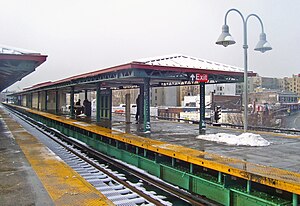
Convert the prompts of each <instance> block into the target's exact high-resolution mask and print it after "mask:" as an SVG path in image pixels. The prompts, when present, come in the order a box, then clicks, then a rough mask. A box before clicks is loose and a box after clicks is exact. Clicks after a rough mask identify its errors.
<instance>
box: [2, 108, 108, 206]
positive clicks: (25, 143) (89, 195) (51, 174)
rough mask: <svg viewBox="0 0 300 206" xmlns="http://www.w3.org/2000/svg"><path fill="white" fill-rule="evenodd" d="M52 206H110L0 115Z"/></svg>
mask: <svg viewBox="0 0 300 206" xmlns="http://www.w3.org/2000/svg"><path fill="white" fill-rule="evenodd" d="M0 116H2V118H3V120H4V122H5V123H6V125H7V126H8V128H9V130H10V131H11V133H12V135H13V136H14V138H15V140H16V142H17V143H18V145H19V146H20V148H21V149H22V151H23V153H24V154H25V157H26V158H27V160H28V161H29V163H30V165H31V166H32V168H33V170H34V171H35V173H36V174H37V176H38V178H39V179H40V181H41V182H42V184H43V185H44V187H45V189H46V190H47V192H48V194H49V196H50V197H51V198H52V200H53V202H54V204H55V205H70V206H71V205H109V206H110V205H114V204H113V203H112V202H111V201H110V200H108V199H107V198H106V197H105V196H104V195H103V194H102V193H100V192H99V191H98V190H97V189H95V188H94V187H93V186H92V185H91V184H90V183H88V182H87V181H86V180H84V179H83V178H82V177H81V176H80V175H79V174H78V173H77V172H75V171H74V170H73V169H72V168H71V167H69V166H68V165H66V164H65V163H64V162H63V161H62V160H61V159H60V158H57V156H55V155H54V154H53V153H52V152H51V151H50V150H49V149H48V148H47V147H45V146H44V145H43V144H42V143H40V142H39V141H38V140H37V139H36V138H35V137H33V136H32V135H31V134H29V133H28V132H27V131H26V130H25V129H24V128H23V127H22V126H21V125H19V124H18V123H17V122H15V121H13V120H12V119H10V118H9V117H6V115H5V114H3V113H2V112H1V113H0Z"/></svg>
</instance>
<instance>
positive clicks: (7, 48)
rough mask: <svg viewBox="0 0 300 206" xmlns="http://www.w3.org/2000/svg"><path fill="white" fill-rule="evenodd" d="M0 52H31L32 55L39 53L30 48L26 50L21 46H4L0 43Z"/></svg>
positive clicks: (20, 53)
mask: <svg viewBox="0 0 300 206" xmlns="http://www.w3.org/2000/svg"><path fill="white" fill-rule="evenodd" d="M0 54H19V55H22V54H32V55H40V53H39V52H36V51H32V50H27V49H21V48H16V47H11V46H6V45H1V44H0Z"/></svg>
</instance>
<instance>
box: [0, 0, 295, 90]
mask: <svg viewBox="0 0 300 206" xmlns="http://www.w3.org/2000/svg"><path fill="white" fill-rule="evenodd" d="M230 8H237V9H239V10H240V11H241V12H242V13H243V14H244V16H247V15H248V14H250V13H255V14H257V15H258V16H259V17H261V19H262V21H263V23H264V27H265V33H266V34H267V40H268V41H269V43H270V44H271V46H272V47H273V50H272V51H269V52H266V53H264V54H262V53H260V52H256V51H254V50H253V49H254V47H255V45H256V44H257V42H258V40H259V34H260V33H261V27H260V24H259V22H258V20H257V19H255V18H250V20H249V22H248V45H249V50H248V59H249V64H248V65H249V69H250V70H253V71H255V72H257V73H258V74H259V75H260V76H267V77H284V76H291V75H292V74H298V73H300V70H299V65H300V64H299V57H300V51H299V50H300V49H299V48H300V47H299V41H298V40H299V36H300V23H299V19H300V1H299V0H285V1H282V0H206V1H204V0H151V1H150V0H84V1H83V0H51V1H48V0H47V1H46V0H1V4H0V16H1V18H0V24H1V32H0V33H1V41H0V44H3V45H9V46H14V47H18V48H24V49H29V50H34V51H37V52H40V53H42V54H45V55H48V59H47V61H46V62H45V63H44V64H42V65H41V66H40V67H38V69H37V70H36V71H35V72H34V73H32V74H30V75H29V76H27V77H25V78H23V80H22V81H21V82H19V83H16V84H14V85H13V86H12V87H10V89H18V88H23V87H27V86H31V85H33V84H36V83H40V82H44V81H49V80H51V81H54V80H58V79H62V78H65V77H69V76H72V75H75V74H79V73H84V72H89V71H93V70H97V69H102V68H106V67H109V66H113V65H118V64H122V63H127V62H130V61H132V60H136V59H139V58H144V57H152V56H160V55H167V54H174V53H176V54H185V55H189V56H193V57H198V58H203V59H207V60H211V61H216V62H221V63H225V64H230V65H233V66H238V67H243V65H244V63H243V55H244V53H243V48H242V43H243V27H242V20H241V18H240V16H239V15H238V14H237V13H234V12H232V13H230V14H229V16H228V19H227V23H228V25H229V28H230V33H231V35H232V36H233V38H234V39H235V41H236V42H237V43H236V44H235V45H232V46H229V47H227V48H224V47H222V46H218V45H216V44H215V42H216V40H217V38H218V37H219V35H220V33H221V27H222V25H223V24H224V16H225V13H226V11H227V10H228V9H230Z"/></svg>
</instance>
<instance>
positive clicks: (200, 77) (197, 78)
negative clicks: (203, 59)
mask: <svg viewBox="0 0 300 206" xmlns="http://www.w3.org/2000/svg"><path fill="white" fill-rule="evenodd" d="M190 80H191V81H192V82H208V75H207V74H199V73H196V74H191V75H190Z"/></svg>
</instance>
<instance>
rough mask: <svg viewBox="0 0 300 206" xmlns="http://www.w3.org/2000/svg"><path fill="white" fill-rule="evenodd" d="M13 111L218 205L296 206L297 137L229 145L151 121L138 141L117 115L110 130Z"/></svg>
mask: <svg viewBox="0 0 300 206" xmlns="http://www.w3.org/2000/svg"><path fill="white" fill-rule="evenodd" d="M12 107H13V108H14V109H17V110H19V111H22V112H24V113H25V114H26V115H28V116H30V117H32V118H34V119H36V120H38V121H40V122H42V123H45V124H47V125H48V126H51V127H53V128H55V129H57V130H60V131H61V132H62V133H64V134H66V135H69V136H72V137H74V138H77V139H78V140H80V141H83V142H85V143H86V144H88V145H90V146H91V147H93V148H96V149H98V150H100V151H101V152H103V153H105V154H108V155H111V156H114V157H116V158H118V159H120V160H122V161H124V162H127V163H129V164H133V165H135V166H137V167H140V168H141V169H144V170H145V171H147V172H148V173H150V174H153V175H156V176H158V177H159V178H161V179H163V180H165V181H167V182H170V183H172V184H175V185H178V186H179V187H181V188H183V189H186V190H188V191H190V192H192V193H195V194H199V195H204V196H206V197H208V198H209V199H212V200H214V201H217V202H219V203H220V204H224V205H298V195H299V194H300V174H299V170H298V169H299V154H298V153H299V152H298V149H297V148H299V146H300V143H299V142H300V141H299V139H298V138H299V137H298V136H288V135H284V134H282V135H278V134H273V133H264V134H262V136H263V137H264V138H266V139H267V140H269V141H271V142H272V144H271V145H270V146H268V147H262V148H259V147H237V146H235V147H233V146H227V145H224V144H218V143H212V142H208V141H204V140H196V139H195V136H196V135H197V126H196V125H192V124H184V123H175V122H168V121H161V120H154V121H153V124H155V126H154V127H153V128H156V129H157V130H153V131H152V133H151V134H145V133H144V135H145V136H147V137H141V136H137V134H138V133H139V132H138V130H137V127H138V126H139V125H137V124H132V125H130V127H131V128H130V131H131V133H134V134H130V133H125V132H124V130H126V124H125V123H124V121H122V119H123V118H124V117H121V116H114V117H113V121H112V128H113V129H112V130H110V129H107V128H103V127H100V126H98V125H96V124H94V123H87V122H84V121H82V119H70V118H69V117H67V118H66V117H63V116H57V115H54V114H50V113H45V112H41V111H36V110H32V109H28V108H24V107H18V106H12ZM127 127H128V125H127ZM207 130H208V132H212V133H215V132H220V131H222V132H230V133H232V132H233V131H228V130H224V129H220V128H208V129H207ZM127 131H128V128H127ZM235 132H236V133H238V132H240V131H235ZM139 135H141V133H139ZM258 163H259V164H258Z"/></svg>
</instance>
